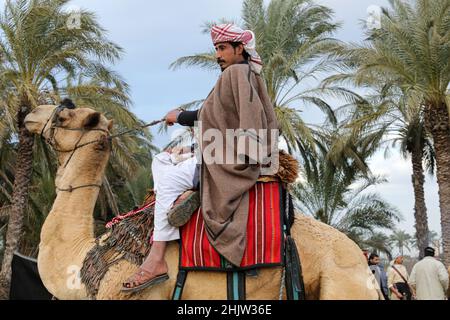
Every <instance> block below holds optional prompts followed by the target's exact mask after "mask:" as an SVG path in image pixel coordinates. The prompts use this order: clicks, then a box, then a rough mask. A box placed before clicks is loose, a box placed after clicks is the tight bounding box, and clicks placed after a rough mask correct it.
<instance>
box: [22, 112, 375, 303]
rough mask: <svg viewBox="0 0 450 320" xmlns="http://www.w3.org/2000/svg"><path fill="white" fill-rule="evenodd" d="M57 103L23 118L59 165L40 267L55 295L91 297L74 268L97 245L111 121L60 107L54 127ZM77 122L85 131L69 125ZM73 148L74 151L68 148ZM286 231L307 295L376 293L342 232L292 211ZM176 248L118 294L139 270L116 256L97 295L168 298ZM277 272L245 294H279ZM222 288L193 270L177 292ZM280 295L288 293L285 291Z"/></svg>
mask: <svg viewBox="0 0 450 320" xmlns="http://www.w3.org/2000/svg"><path fill="white" fill-rule="evenodd" d="M55 108H56V106H53V105H43V106H39V107H37V108H36V109H35V110H34V111H33V112H32V113H30V114H29V115H28V116H27V117H26V119H25V122H26V127H27V129H28V130H29V131H30V132H32V133H35V134H42V135H43V136H44V137H45V138H46V139H47V141H49V142H50V143H51V144H52V145H53V146H54V147H55V150H56V151H57V154H58V160H59V164H60V166H59V168H58V172H57V176H56V180H55V182H56V187H57V196H56V199H55V201H54V204H53V207H52V209H51V211H50V213H49V214H48V217H47V219H46V220H45V223H44V225H43V227H42V230H41V242H40V244H39V255H38V269H39V274H40V277H41V278H42V281H43V283H44V285H45V287H46V288H47V289H48V291H49V292H50V293H51V294H53V295H54V296H55V297H56V298H57V299H70V300H72V299H89V295H88V293H87V290H86V287H85V285H84V284H83V283H81V281H80V278H79V271H80V269H81V267H82V264H83V261H84V258H85V256H86V254H87V253H88V252H89V250H91V248H93V247H94V245H95V239H94V231H93V226H94V221H93V220H94V219H93V210H94V206H95V203H96V200H97V197H98V193H99V187H98V186H99V185H100V184H101V181H102V177H103V175H104V170H105V167H106V164H107V162H108V160H109V154H110V151H111V150H110V144H109V143H107V142H108V141H107V140H106V139H105V136H106V134H107V133H108V132H109V130H110V129H111V127H112V121H109V120H107V119H106V117H105V116H103V115H102V114H100V113H98V112H96V111H94V110H92V109H90V108H76V109H63V110H62V111H61V112H60V113H59V115H57V116H56V118H55V121H56V122H55V123H56V124H57V125H58V127H57V128H54V129H51V126H52V118H53V116H54V114H55ZM61 127H63V128H65V129H63V128H61ZM80 128H85V129H90V130H89V131H79V130H70V129H80ZM92 129H95V130H92ZM93 141H94V142H95V143H91V142H93ZM86 142H87V143H88V144H86V145H84V146H82V147H79V146H80V145H83V144H85V143H86ZM76 146H78V148H76ZM74 148H76V150H75V152H67V151H70V150H73V149H74ZM62 151H66V152H62ZM80 186H84V187H82V188H78V187H80ZM70 189H72V190H71V192H69V190H70ZM63 190H65V191H63ZM291 232H292V236H293V238H294V240H295V242H296V245H297V248H298V252H299V255H300V259H301V262H302V268H303V278H304V283H305V291H306V298H307V299H312V300H315V299H331V300H336V299H351V300H354V299H361V300H375V299H380V298H381V297H380V294H379V290H378V289H377V286H376V285H374V283H375V281H376V280H375V278H374V276H373V274H372V273H371V272H370V271H369V268H368V266H367V261H366V260H365V258H364V256H363V254H362V252H361V250H360V248H359V247H358V246H357V245H356V244H355V243H354V242H353V241H351V240H350V239H349V238H348V237H347V236H345V235H344V234H343V233H341V232H339V231H337V230H336V229H334V228H332V227H330V226H328V225H325V224H323V223H321V222H318V221H316V220H315V219H313V218H310V217H307V216H305V215H302V214H298V213H296V217H295V222H294V224H293V227H292V231H291ZM178 248H179V247H178V244H177V243H175V242H174V243H170V244H169V245H168V249H167V253H166V257H165V258H166V261H167V263H168V266H169V277H170V279H169V280H168V281H166V282H164V283H162V284H159V285H157V286H155V287H150V288H147V289H145V290H143V291H141V292H139V293H135V294H131V295H130V294H126V293H122V292H121V290H120V289H121V287H122V283H123V282H124V281H125V279H127V278H128V277H129V276H130V275H132V274H133V273H134V272H135V271H136V270H137V268H138V266H137V265H134V264H131V263H129V262H128V261H126V260H122V261H120V262H118V263H117V264H115V265H113V266H112V267H111V268H110V269H109V270H108V272H107V273H106V274H105V276H104V278H103V279H102V282H101V284H100V288H99V291H98V294H97V296H96V299H121V300H122V299H123V300H129V299H161V300H164V299H171V296H172V292H173V288H174V285H175V281H176V277H177V273H178V259H179V255H178ZM281 278H282V269H281V268H280V267H279V268H267V269H260V270H259V274H258V276H256V277H247V279H246V288H247V294H246V297H247V299H249V300H253V299H256V300H260V299H264V300H277V299H279V292H280V285H281ZM226 292H227V290H226V275H225V273H221V272H204V271H192V272H189V274H188V277H187V280H186V284H185V288H184V291H183V296H182V298H183V299H186V300H198V299H206V300H209V299H211V300H225V299H227V294H226ZM282 298H283V299H285V298H286V295H285V293H284V294H283V295H282Z"/></svg>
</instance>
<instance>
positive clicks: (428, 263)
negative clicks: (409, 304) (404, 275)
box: [409, 257, 448, 300]
mask: <svg viewBox="0 0 450 320" xmlns="http://www.w3.org/2000/svg"><path fill="white" fill-rule="evenodd" d="M409 283H410V285H412V286H415V288H416V297H417V300H445V299H446V296H447V289H448V273H447V270H446V269H445V266H444V264H443V263H442V262H440V261H438V260H437V259H435V258H433V257H425V258H423V259H422V260H421V261H419V262H417V263H416V264H415V265H414V267H413V269H412V271H411V275H410V277H409Z"/></svg>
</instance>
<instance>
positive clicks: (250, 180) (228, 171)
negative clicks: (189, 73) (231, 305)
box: [199, 64, 278, 266]
mask: <svg viewBox="0 0 450 320" xmlns="http://www.w3.org/2000/svg"><path fill="white" fill-rule="evenodd" d="M199 120H200V121H201V130H200V132H201V134H202V137H201V139H200V148H201V151H202V156H203V161H202V170H201V180H200V181H201V184H200V188H201V194H202V212H203V218H204V220H205V226H206V230H207V235H208V238H209V240H210V242H211V244H212V245H213V246H214V248H215V249H216V250H217V251H218V252H219V253H220V254H221V255H222V256H224V257H225V258H226V259H227V260H228V261H229V262H231V263H232V264H233V265H235V266H239V265H240V264H241V260H242V257H243V255H244V250H245V247H246V231H247V217H248V206H249V197H248V191H249V189H250V188H251V187H253V186H254V184H255V183H256V180H257V179H258V177H259V175H260V171H261V170H260V167H259V164H249V160H248V159H249V157H248V156H249V153H248V148H247V149H245V151H242V152H241V151H239V152H238V148H237V142H238V139H247V146H248V140H249V139H255V140H256V141H259V143H260V145H261V144H264V145H265V147H266V148H269V147H270V145H271V143H272V141H271V139H270V133H269V134H268V137H266V138H265V139H262V140H261V139H258V138H255V137H254V135H252V134H251V133H248V134H246V133H244V134H243V135H241V136H238V137H236V138H234V139H232V142H231V144H233V146H232V147H233V149H232V150H233V159H234V161H235V162H233V163H231V164H229V163H227V164H216V163H212V164H211V163H210V164H208V163H206V161H205V154H206V152H205V151H206V150H210V149H211V144H212V143H214V142H217V141H214V140H213V141H205V138H204V133H205V131H206V130H208V129H218V130H220V132H221V133H222V136H223V139H222V142H223V150H224V153H225V148H226V138H225V132H226V129H244V130H248V129H255V130H259V129H267V130H268V131H269V132H270V130H271V129H278V124H277V121H276V116H275V112H274V109H273V106H272V103H271V102H270V99H269V96H268V94H267V90H266V86H265V84H264V82H263V80H262V78H261V76H259V75H258V74H256V73H255V72H253V71H252V70H251V67H250V66H249V65H248V64H235V65H232V66H230V67H228V68H226V69H225V70H224V71H223V73H222V75H221V77H220V78H219V80H218V81H217V83H216V85H215V87H214V89H213V91H212V92H211V94H210V95H209V96H208V98H207V99H206V101H205V103H204V104H203V107H202V108H201V109H200V113H199ZM250 132H251V130H250ZM240 142H242V141H240ZM275 143H277V142H275ZM208 146H209V149H208ZM239 150H241V149H239ZM242 155H244V156H247V157H245V158H246V159H247V164H236V159H237V158H238V157H239V156H242ZM224 158H225V157H224Z"/></svg>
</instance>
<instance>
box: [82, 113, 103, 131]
mask: <svg viewBox="0 0 450 320" xmlns="http://www.w3.org/2000/svg"><path fill="white" fill-rule="evenodd" d="M100 116H101V115H100V112H95V113H91V114H90V115H89V116H87V118H86V119H84V121H83V127H84V128H94V127H96V126H97V125H98V123H99V122H100Z"/></svg>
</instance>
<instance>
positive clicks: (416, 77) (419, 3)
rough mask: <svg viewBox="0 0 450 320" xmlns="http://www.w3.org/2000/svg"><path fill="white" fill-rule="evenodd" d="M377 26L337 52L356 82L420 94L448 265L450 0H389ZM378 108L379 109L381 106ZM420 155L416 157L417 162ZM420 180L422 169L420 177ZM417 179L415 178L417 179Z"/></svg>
mask: <svg viewBox="0 0 450 320" xmlns="http://www.w3.org/2000/svg"><path fill="white" fill-rule="evenodd" d="M390 3H391V8H390V9H384V10H383V14H382V16H381V28H380V29H374V30H371V31H369V32H368V39H367V41H366V42H365V43H364V44H361V45H357V44H352V45H350V46H349V48H348V49H347V50H343V51H342V52H341V53H340V57H341V58H345V59H347V64H346V67H347V68H348V69H354V68H356V69H357V71H356V74H355V75H354V79H356V82H357V84H359V85H367V84H369V85H373V83H374V82H379V83H380V82H381V83H386V84H387V85H395V86H397V87H398V90H400V91H401V92H402V93H403V94H404V95H405V96H406V97H407V98H411V97H413V98H414V97H416V99H417V98H420V99H421V100H420V102H419V106H420V108H422V110H423V123H424V126H425V128H426V130H427V131H428V132H429V133H430V135H431V136H432V139H433V143H434V150H435V156H436V167H437V180H438V184H439V203H440V210H441V227H442V235H443V246H444V259H443V260H444V263H445V264H446V265H450V157H449V154H450V138H449V137H450V126H449V112H448V101H447V99H446V96H447V94H448V88H449V82H450V64H449V63H448V61H449V60H450V36H449V34H450V33H449V32H450V31H449V30H450V27H449V23H450V22H449V21H450V0H416V1H414V2H408V1H400V0H391V1H390ZM380 112H382V110H380ZM418 161H419V160H417V163H418ZM415 179H418V180H419V181H418V182H419V184H420V179H421V177H420V174H419V176H418V177H415ZM416 182H417V181H416Z"/></svg>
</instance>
